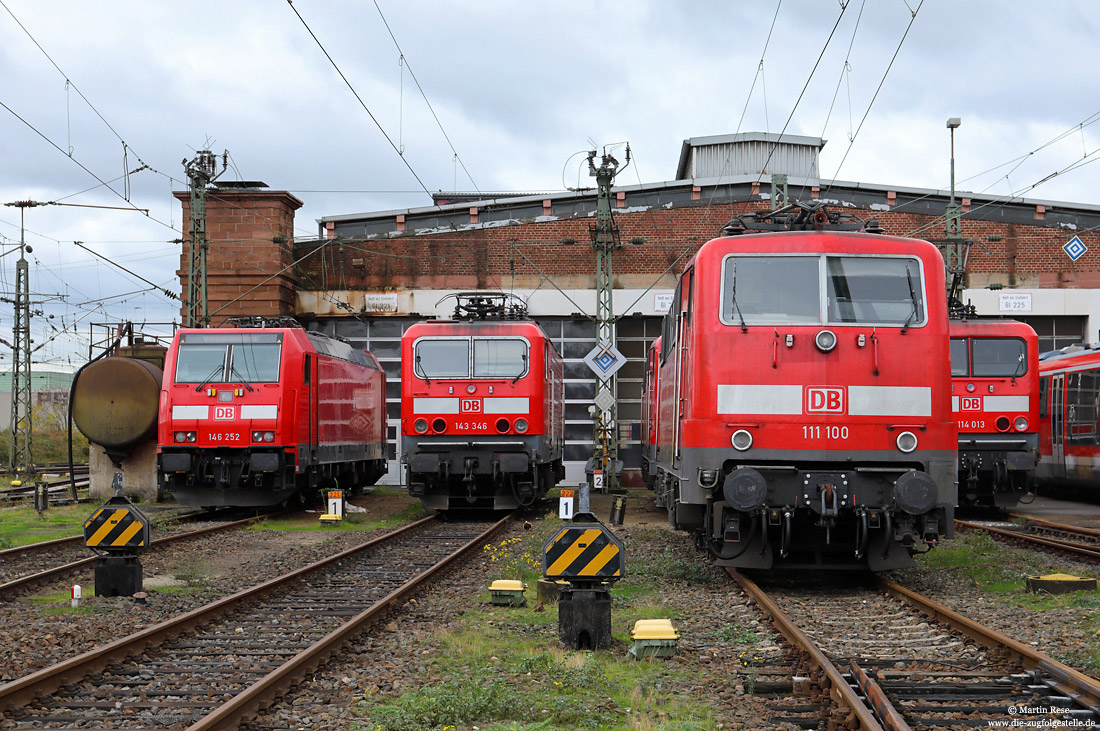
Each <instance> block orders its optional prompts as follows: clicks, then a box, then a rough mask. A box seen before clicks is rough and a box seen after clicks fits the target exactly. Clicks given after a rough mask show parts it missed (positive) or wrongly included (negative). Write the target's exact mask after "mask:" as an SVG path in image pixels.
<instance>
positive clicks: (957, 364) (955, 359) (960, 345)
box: [951, 338, 970, 376]
mask: <svg viewBox="0 0 1100 731" xmlns="http://www.w3.org/2000/svg"><path fill="white" fill-rule="evenodd" d="M951 375H952V376H968V375H970V352H969V351H968V350H967V341H966V338H951Z"/></svg>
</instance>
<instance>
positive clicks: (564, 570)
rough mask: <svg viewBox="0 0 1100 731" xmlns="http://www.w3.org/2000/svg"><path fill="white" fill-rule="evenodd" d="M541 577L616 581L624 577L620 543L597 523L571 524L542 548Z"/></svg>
mask: <svg viewBox="0 0 1100 731" xmlns="http://www.w3.org/2000/svg"><path fill="white" fill-rule="evenodd" d="M542 574H543V576H544V577H545V578H547V579H551V580H554V579H564V580H566V581H581V582H584V581H599V582H609V581H618V580H619V579H621V578H622V577H623V575H624V574H625V564H624V561H623V544H622V542H621V541H619V539H618V538H617V537H616V536H615V534H614V533H612V532H611V531H610V530H609V529H608V528H607V527H606V526H604V525H602V524H600V523H570V524H568V525H567V526H566V527H564V528H562V529H561V530H560V531H558V532H557V533H556V534H554V535H553V536H552V537H551V538H550V540H548V541H547V542H546V544H545V545H544V546H543V547H542Z"/></svg>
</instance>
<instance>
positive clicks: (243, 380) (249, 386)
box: [229, 365, 256, 391]
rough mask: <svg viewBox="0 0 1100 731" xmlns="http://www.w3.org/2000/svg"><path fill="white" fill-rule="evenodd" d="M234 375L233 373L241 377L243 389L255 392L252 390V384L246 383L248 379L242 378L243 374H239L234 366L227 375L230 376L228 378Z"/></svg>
mask: <svg viewBox="0 0 1100 731" xmlns="http://www.w3.org/2000/svg"><path fill="white" fill-rule="evenodd" d="M234 373H235V374H237V375H238V376H240V377H241V383H243V384H244V387H245V388H247V389H248V390H249V391H255V390H256V389H254V388H252V384H251V383H249V382H248V379H247V378H245V377H244V374H243V373H241V372H240V371H239V370H237V366H236V365H234V366H233V367H232V368H231V369H230V371H229V375H230V376H232V375H233V374H234Z"/></svg>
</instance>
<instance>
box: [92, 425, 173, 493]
mask: <svg viewBox="0 0 1100 731" xmlns="http://www.w3.org/2000/svg"><path fill="white" fill-rule="evenodd" d="M116 472H122V494H123V495H125V496H126V497H128V498H130V499H132V500H135V501H139V502H147V503H152V502H156V501H157V499H158V497H159V491H158V490H157V441H156V440H155V439H150V440H148V441H147V442H144V443H143V444H139V445H138V446H137V447H134V450H133V452H131V453H130V456H129V457H127V458H126V459H124V460H123V461H122V467H121V469H120V468H117V467H115V466H114V464H112V463H111V459H110V457H108V456H107V453H106V452H105V451H103V447H100V446H99V445H97V444H91V445H89V447H88V476H89V482H88V484H89V486H90V489H91V494H92V498H93V500H107V499H109V498H111V497H114V491H113V490H112V489H111V481H112V480H113V479H114V477H115V473H116Z"/></svg>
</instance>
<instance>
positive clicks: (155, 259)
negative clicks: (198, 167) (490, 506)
mask: <svg viewBox="0 0 1100 731" xmlns="http://www.w3.org/2000/svg"><path fill="white" fill-rule="evenodd" d="M299 14H300V16H301V17H299ZM1098 17H1100V15H1098V14H1097V13H1096V11H1095V5H1094V4H1092V3H1089V2H1085V1H1084V0H1081V1H1079V2H1068V1H1066V2H1063V1H1061V0H1055V1H1054V2H1051V3H1049V4H1046V5H1044V6H1042V7H1041V8H1037V6H1035V5H1034V4H1032V3H1017V2H1007V3H1006V2H1003V0H997V1H994V0H985V1H983V0H973V1H972V2H965V3H960V2H957V1H955V0H925V1H924V2H921V0H844V1H843V2H841V1H839V0H781V1H779V2H777V1H776V0H764V1H763V2H753V3H748V2H732V1H727V2H717V1H714V0H696V1H695V2H691V3H673V2H658V1H657V0H649V1H645V0H636V1H633V2H617V3H611V2H599V1H596V2H593V1H592V0H589V1H588V2H573V1H572V0H556V1H555V2H552V3H534V2H515V1H514V0H512V1H504V0H500V1H498V2H478V1H476V0H474V1H472V2H442V1H441V0H440V1H432V2H428V1H420V0H407V1H405V2H400V3H399V2H394V1H393V0H377V3H375V2H374V0H358V1H356V2H351V1H343V2H341V1H338V0H330V1H327V2H321V1H319V0H294V2H293V4H291V3H290V2H287V1H286V0H267V1H266V2H260V1H259V0H234V1H231V2H225V0H222V1H221V2H208V1H207V0H192V1H191V2H187V3H150V2H139V1H138V0H133V1H131V2H117V1H113V0H100V1H99V2H94V3H89V2H70V1H68V0H46V1H45V2H43V0H0V104H2V105H3V106H0V140H2V147H0V150H2V157H0V203H9V202H13V201H18V200H27V199H31V200H36V201H48V202H61V203H68V204H82V205H84V206H113V207H115V208H117V209H121V210H115V209H109V208H85V207H73V206H46V207H37V208H29V209H26V210H25V211H24V213H25V228H26V237H27V242H28V243H29V244H31V245H32V247H33V253H32V254H31V255H29V257H28V258H29V260H30V266H31V277H30V282H31V289H32V292H34V293H38V295H40V296H34V297H32V299H35V300H36V301H43V302H44V304H42V305H40V306H39V308H40V309H42V311H43V312H44V313H45V314H47V315H53V318H52V319H50V318H47V317H43V318H35V324H34V328H33V334H32V337H33V338H34V340H35V345H34V346H33V347H35V348H37V350H36V351H35V353H34V360H35V361H36V362H50V363H61V364H65V363H69V362H73V363H79V362H80V361H81V358H82V357H84V356H85V355H86V353H87V347H88V345H87V344H88V332H89V330H88V325H89V323H92V322H106V321H112V320H118V319H120V318H125V319H133V320H135V321H138V322H141V321H149V322H161V321H171V320H172V319H173V318H177V317H178V303H175V302H172V301H171V300H169V299H168V298H166V297H165V296H164V295H163V294H159V293H158V292H157V291H156V287H159V288H167V289H169V290H172V291H177V292H178V282H177V280H176V275H175V270H176V268H177V266H178V264H179V250H178V245H176V244H172V243H170V242H171V240H172V239H175V238H178V237H180V236H182V235H183V233H182V231H183V222H182V221H181V218H180V208H179V204H178V202H177V201H176V200H175V199H174V198H173V197H172V195H171V191H172V190H183V189H184V187H185V186H184V184H183V182H182V181H183V179H184V175H183V166H182V164H181V161H182V160H184V159H185V158H186V159H190V158H191V157H192V156H193V155H194V153H195V151H196V150H199V149H202V148H204V147H207V148H209V149H211V150H214V151H215V152H218V153H221V152H222V151H223V150H228V151H229V155H230V157H229V162H230V167H229V170H227V171H226V172H225V174H224V177H228V178H235V179H244V180H262V181H264V182H266V183H267V184H268V185H269V186H270V187H272V188H274V189H285V190H290V191H291V192H293V193H294V194H295V195H297V196H298V197H299V198H301V199H302V200H303V201H305V206H304V207H303V208H302V209H301V210H300V211H299V212H298V217H297V235H298V236H299V237H309V236H315V235H316V234H317V224H316V219H317V218H319V217H321V216H325V215H336V214H343V213H356V212H363V211H376V210H388V209H394V208H406V207H410V206H420V205H425V204H428V203H430V197H429V194H428V192H427V191H435V190H454V189H459V190H477V191H482V192H497V191H556V190H562V189H563V188H564V187H566V186H575V185H577V184H578V183H581V184H586V183H587V182H588V180H587V177H581V175H580V172H581V168H580V164H581V163H582V162H583V157H581V156H574V155H575V154H576V153H579V152H582V151H584V150H587V149H594V148H596V147H600V148H602V147H603V146H605V145H614V144H615V143H620V142H624V141H629V142H630V145H631V149H632V151H633V155H634V166H633V169H632V170H630V171H628V172H626V173H624V176H625V179H624V178H620V182H624V183H629V184H636V183H639V182H643V183H652V182H659V181H664V180H669V179H672V178H673V177H674V174H675V170H676V162H677V158H678V155H679V152H680V145H681V142H682V141H683V140H684V139H685V138H687V137H694V136H702V135H712V134H726V133H732V132H737V131H741V132H746V131H765V132H780V131H783V130H785V131H786V132H788V133H792V134H800V135H810V136H819V137H824V138H825V139H827V140H828V143H827V144H826V146H825V148H824V150H823V152H822V157H821V164H822V175H823V177H824V178H826V179H833V178H836V179H839V180H861V181H866V182H873V183H882V184H892V185H897V186H908V187H922V188H939V189H946V188H947V186H948V181H949V167H948V159H949V144H950V138H949V136H948V132H947V130H946V128H945V121H946V120H947V118H948V117H955V116H957V117H961V118H962V126H961V127H960V128H959V129H958V130H957V131H956V166H957V167H956V172H957V186H958V187H959V188H960V189H962V190H969V191H975V192H984V193H989V194H996V195H1003V196H1005V197H1011V196H1014V195H1018V196H1024V197H1028V198H1034V199H1040V200H1056V201H1057V200H1061V201H1072V202H1078V203H1087V204H1094V205H1095V204H1100V165H1093V164H1092V163H1093V162H1094V161H1095V160H1097V159H1098V158H1100V151H1098V148H1100V133H1098V131H1100V126H1097V125H1096V124H1095V122H1097V121H1100V77H1098V72H1097V69H1100V44H1097V43H1096V42H1095V39H1096V38H1097V37H1098V36H1100V21H1098ZM303 21H304V22H303ZM387 26H388V27H387ZM314 35H315V36H316V39H317V41H319V42H320V45H318V42H317V41H315V40H314V37H313V36H314ZM321 46H323V48H324V50H322V48H321ZM325 51H327V53H328V54H329V55H330V56H331V58H332V60H333V61H334V62H335V65H336V66H337V67H339V72H338V71H337V69H336V68H334V66H333V64H332V63H330V62H329V60H328V59H327V58H326V56H325ZM891 64H892V65H891ZM888 69H889V72H888V73H887V70H888ZM340 72H342V73H343V75H344V76H345V77H346V79H347V82H348V83H345V81H344V80H343V79H342V78H341V75H340ZM348 84H350V86H351V87H353V88H354V92H355V93H353V92H352V90H351V89H349V86H348ZM356 95H357V96H358V99H357V97H356ZM360 100H361V101H360ZM395 148H396V149H395ZM397 150H402V151H403V155H399V154H398V152H397ZM143 164H144V165H145V166H147V167H145V168H144V169H140V170H139V168H142V166H143ZM135 170H137V172H134V171H135ZM127 171H129V172H130V174H129V175H124V172H127ZM1037 184H1038V185H1037ZM136 209H147V210H148V214H146V213H144V212H143V211H139V210H136ZM19 237H20V209H18V208H13V207H4V206H0V254H2V255H3V256H2V257H0V290H2V291H3V293H4V294H2V295H0V297H10V293H11V292H12V291H13V290H14V281H15V275H14V271H15V270H14V266H15V260H16V259H17V257H18V253H17V251H16V250H17V249H18V247H17V246H16V244H18V241H19ZM74 241H81V242H83V244H84V246H86V247H88V248H90V249H92V250H94V251H96V252H98V253H99V254H102V255H104V256H105V257H107V258H109V259H111V260H112V261H113V262H116V263H117V264H120V265H122V266H123V267H125V268H127V269H129V270H131V271H132V272H133V273H134V274H135V275H137V276H134V275H131V274H127V273H125V272H122V271H120V270H119V269H118V268H117V267H115V266H114V265H112V264H110V263H108V262H107V261H105V260H104V259H102V258H97V257H96V256H94V255H93V254H91V253H89V252H88V251H86V250H84V249H81V248H80V247H78V246H76V245H74V244H73V242H74ZM13 252H14V253H13ZM138 277H141V278H144V279H147V280H149V281H150V282H152V283H153V285H155V287H154V286H151V285H150V284H148V283H146V282H144V281H142V279H139V278H138ZM55 295H63V296H64V298H63V299H59V298H57V297H55ZM11 326H12V313H11V306H10V304H7V303H5V302H3V301H0V338H3V339H4V340H5V341H10V339H11V337H12V336H11ZM5 350H6V346H3V345H0V367H3V366H5V365H6V363H7V362H9V361H10V352H7V353H4V351H5Z"/></svg>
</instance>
